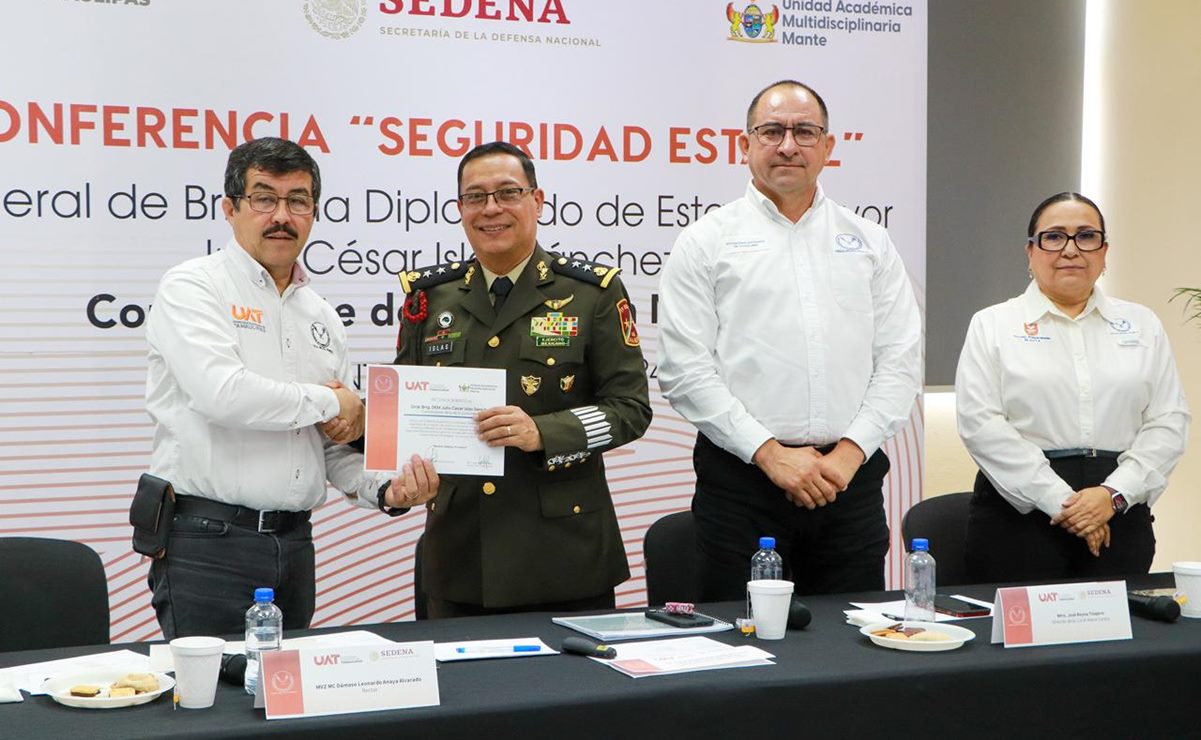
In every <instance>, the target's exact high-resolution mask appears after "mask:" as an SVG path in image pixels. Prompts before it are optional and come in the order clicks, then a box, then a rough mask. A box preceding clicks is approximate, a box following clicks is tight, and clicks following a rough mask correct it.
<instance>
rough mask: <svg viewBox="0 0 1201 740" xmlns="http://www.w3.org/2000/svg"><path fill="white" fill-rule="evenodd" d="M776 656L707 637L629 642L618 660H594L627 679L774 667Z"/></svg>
mask: <svg viewBox="0 0 1201 740" xmlns="http://www.w3.org/2000/svg"><path fill="white" fill-rule="evenodd" d="M774 657H776V656H774V655H772V654H771V653H769V652H767V651H766V650H761V649H759V648H757V647H755V646H753V645H738V646H733V645H727V644H725V643H723V642H718V641H717V640H714V639H711V638H708V637H678V638H673V639H668V640H649V641H646V642H629V643H622V644H621V645H619V646H617V657H616V658H592V660H594V661H596V662H598V663H601V664H602V665H607V666H609V667H610V668H612V669H613V670H615V671H620V672H621V673H624V674H626V675H627V676H632V677H634V678H642V677H644V676H665V675H667V674H669V673H691V672H693V671H709V670H715V669H721V668H745V667H749V666H757V665H775V664H774V663H772V662H771V659H772V658H774Z"/></svg>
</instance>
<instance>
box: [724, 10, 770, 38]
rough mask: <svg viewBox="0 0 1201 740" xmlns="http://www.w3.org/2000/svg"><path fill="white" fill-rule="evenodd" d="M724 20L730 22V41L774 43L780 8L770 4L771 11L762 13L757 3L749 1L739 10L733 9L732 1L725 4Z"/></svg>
mask: <svg viewBox="0 0 1201 740" xmlns="http://www.w3.org/2000/svg"><path fill="white" fill-rule="evenodd" d="M726 20H728V21H729V22H730V39H729V40H730V41H746V42H749V43H752V44H774V43H776V24H777V23H779V22H780V9H779V8H778V7H776V6H775V5H772V6H771V12H770V13H764V12H763V10H762V9H760V8H759V6H758V5H756V4H754V3H751V4H750V5H748V6H746V7H745V8H743V9H742V12H739V11H737V10H735V8H734V3H729V4H727V5H726Z"/></svg>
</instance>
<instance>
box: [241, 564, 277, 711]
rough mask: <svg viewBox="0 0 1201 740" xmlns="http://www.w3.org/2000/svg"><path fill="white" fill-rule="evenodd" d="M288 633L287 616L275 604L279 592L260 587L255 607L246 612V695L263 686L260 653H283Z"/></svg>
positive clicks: (255, 591)
mask: <svg viewBox="0 0 1201 740" xmlns="http://www.w3.org/2000/svg"><path fill="white" fill-rule="evenodd" d="M283 634H284V613H283V612H281V611H280V610H279V607H278V606H276V605H275V589H271V588H256V589H255V590H254V606H252V607H250V609H248V610H247V611H246V678H245V681H244V683H243V686H245V687H246V693H247V694H250V695H251V696H253V695H254V691H255V689H256V688H257V687H258V684H259V653H261V652H263V651H264V650H279V647H280V642H281V641H282V640H283Z"/></svg>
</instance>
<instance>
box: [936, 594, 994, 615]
mask: <svg viewBox="0 0 1201 740" xmlns="http://www.w3.org/2000/svg"><path fill="white" fill-rule="evenodd" d="M934 611H936V612H938V613H939V614H946V615H948V616H951V617H986V616H988V615H989V614H991V613H992V610H991V609H989V608H988V607H987V606H981V605H980V604H973V603H972V602H970V601H964V600H963V599H957V598H955V597H954V596H948V595H947V594H934Z"/></svg>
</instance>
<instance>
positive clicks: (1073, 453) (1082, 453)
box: [1043, 447, 1122, 460]
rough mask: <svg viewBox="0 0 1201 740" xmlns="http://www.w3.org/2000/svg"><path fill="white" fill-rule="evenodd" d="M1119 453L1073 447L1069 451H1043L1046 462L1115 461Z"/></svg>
mask: <svg viewBox="0 0 1201 740" xmlns="http://www.w3.org/2000/svg"><path fill="white" fill-rule="evenodd" d="M1121 454H1122V453H1120V452H1114V451H1113V450H1094V449H1093V448H1091V447H1073V448H1071V449H1070V450H1043V455H1045V456H1046V458H1047V459H1048V460H1062V459H1064V458H1065V457H1107V458H1112V459H1115V460H1116V459H1117V457H1118V455H1121Z"/></svg>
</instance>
